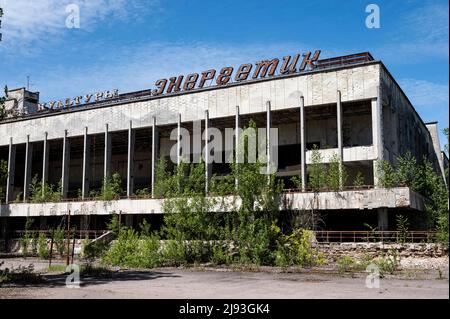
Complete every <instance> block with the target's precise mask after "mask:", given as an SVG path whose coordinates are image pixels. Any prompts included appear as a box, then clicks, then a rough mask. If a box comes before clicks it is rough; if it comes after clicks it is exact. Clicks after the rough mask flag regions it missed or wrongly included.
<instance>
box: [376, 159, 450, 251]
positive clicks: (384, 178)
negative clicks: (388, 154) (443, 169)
mask: <svg viewBox="0 0 450 319" xmlns="http://www.w3.org/2000/svg"><path fill="white" fill-rule="evenodd" d="M377 175H378V185H379V186H382V187H388V188H389V187H394V186H398V185H403V186H408V187H410V188H411V189H412V190H414V191H416V192H418V193H419V194H422V195H423V196H424V197H425V198H426V203H425V209H426V213H427V214H426V217H427V218H426V220H425V221H424V223H423V225H422V227H423V228H428V229H433V228H434V229H436V230H437V231H438V232H439V238H440V240H441V241H443V242H446V243H448V222H449V220H448V188H447V187H446V185H445V183H444V179H443V178H442V175H440V174H439V173H437V172H436V171H435V170H434V168H433V165H432V164H431V162H430V161H429V160H428V159H427V158H423V160H422V161H421V162H420V163H418V162H417V160H416V158H415V157H414V156H412V155H411V153H410V152H407V153H406V154H405V155H403V156H399V157H397V163H396V165H391V164H389V163H388V162H386V161H382V162H378V163H377Z"/></svg>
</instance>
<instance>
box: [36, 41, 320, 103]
mask: <svg viewBox="0 0 450 319" xmlns="http://www.w3.org/2000/svg"><path fill="white" fill-rule="evenodd" d="M314 49H316V48H315V47H310V46H306V45H301V44H295V43H274V44H272V45H260V44H247V45H243V44H235V45H233V44H229V45H224V44H222V45H217V44H216V45H214V44H205V43H189V44H186V43H158V44H147V45H136V46H132V47H127V48H121V49H116V50H110V49H108V48H106V49H104V50H101V51H100V50H92V51H93V52H94V53H93V54H96V55H94V56H92V57H91V59H92V60H91V61H93V63H92V64H90V65H86V66H85V67H84V68H80V67H79V66H77V67H70V65H64V66H50V65H49V66H47V67H46V70H42V72H40V74H39V75H38V76H37V77H36V76H35V77H34V80H33V82H34V84H35V85H34V87H33V89H34V90H39V91H40V92H41V96H42V100H43V101H45V100H48V99H53V98H64V97H67V96H72V95H76V94H83V93H88V92H92V91H97V90H108V89H112V88H118V89H119V90H120V91H121V92H128V91H134V90H143V89H149V88H153V87H154V83H155V81H156V80H158V79H160V78H168V77H171V76H178V75H186V74H188V73H192V72H201V71H204V70H207V69H210V68H216V69H220V68H221V67H224V66H234V67H238V66H239V65H240V64H242V63H254V62H257V61H258V60H261V59H267V58H274V57H278V58H280V59H281V58H282V57H283V56H284V55H294V54H296V53H302V52H304V51H306V50H308V51H313V50H314ZM80 50H82V48H81V49H80ZM95 52H96V53H95ZM104 52H108V53H107V54H105V53H104ZM94 61H95V62H94ZM62 79H63V80H62Z"/></svg>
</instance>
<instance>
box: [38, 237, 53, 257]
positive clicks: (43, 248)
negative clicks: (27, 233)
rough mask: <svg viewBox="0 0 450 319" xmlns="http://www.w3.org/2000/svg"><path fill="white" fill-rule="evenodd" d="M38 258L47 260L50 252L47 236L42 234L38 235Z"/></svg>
mask: <svg viewBox="0 0 450 319" xmlns="http://www.w3.org/2000/svg"><path fill="white" fill-rule="evenodd" d="M37 242H38V244H37V246H38V251H37V253H38V256H39V258H42V259H47V258H48V257H49V256H50V250H49V249H48V242H47V236H45V234H44V233H40V234H39V237H38V241H37Z"/></svg>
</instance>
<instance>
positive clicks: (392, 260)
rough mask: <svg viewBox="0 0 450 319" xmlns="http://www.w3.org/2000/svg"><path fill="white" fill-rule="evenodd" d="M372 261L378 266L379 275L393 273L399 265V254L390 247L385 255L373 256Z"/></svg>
mask: <svg viewBox="0 0 450 319" xmlns="http://www.w3.org/2000/svg"><path fill="white" fill-rule="evenodd" d="M373 263H374V264H376V265H377V266H378V267H379V269H380V275H384V274H393V273H394V271H396V270H397V269H398V268H399V266H400V255H399V253H398V252H397V251H396V250H394V249H391V250H390V251H389V253H388V254H387V255H385V256H382V257H378V258H375V259H374V260H373Z"/></svg>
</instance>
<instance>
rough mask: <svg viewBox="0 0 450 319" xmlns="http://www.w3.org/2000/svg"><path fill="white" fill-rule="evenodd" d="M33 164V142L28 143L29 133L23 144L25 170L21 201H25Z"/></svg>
mask: <svg viewBox="0 0 450 319" xmlns="http://www.w3.org/2000/svg"><path fill="white" fill-rule="evenodd" d="M32 164H33V144H31V143H30V135H27V142H26V144H25V172H24V179H23V202H24V203H25V202H26V201H27V198H28V195H29V187H30V182H31V166H32Z"/></svg>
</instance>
